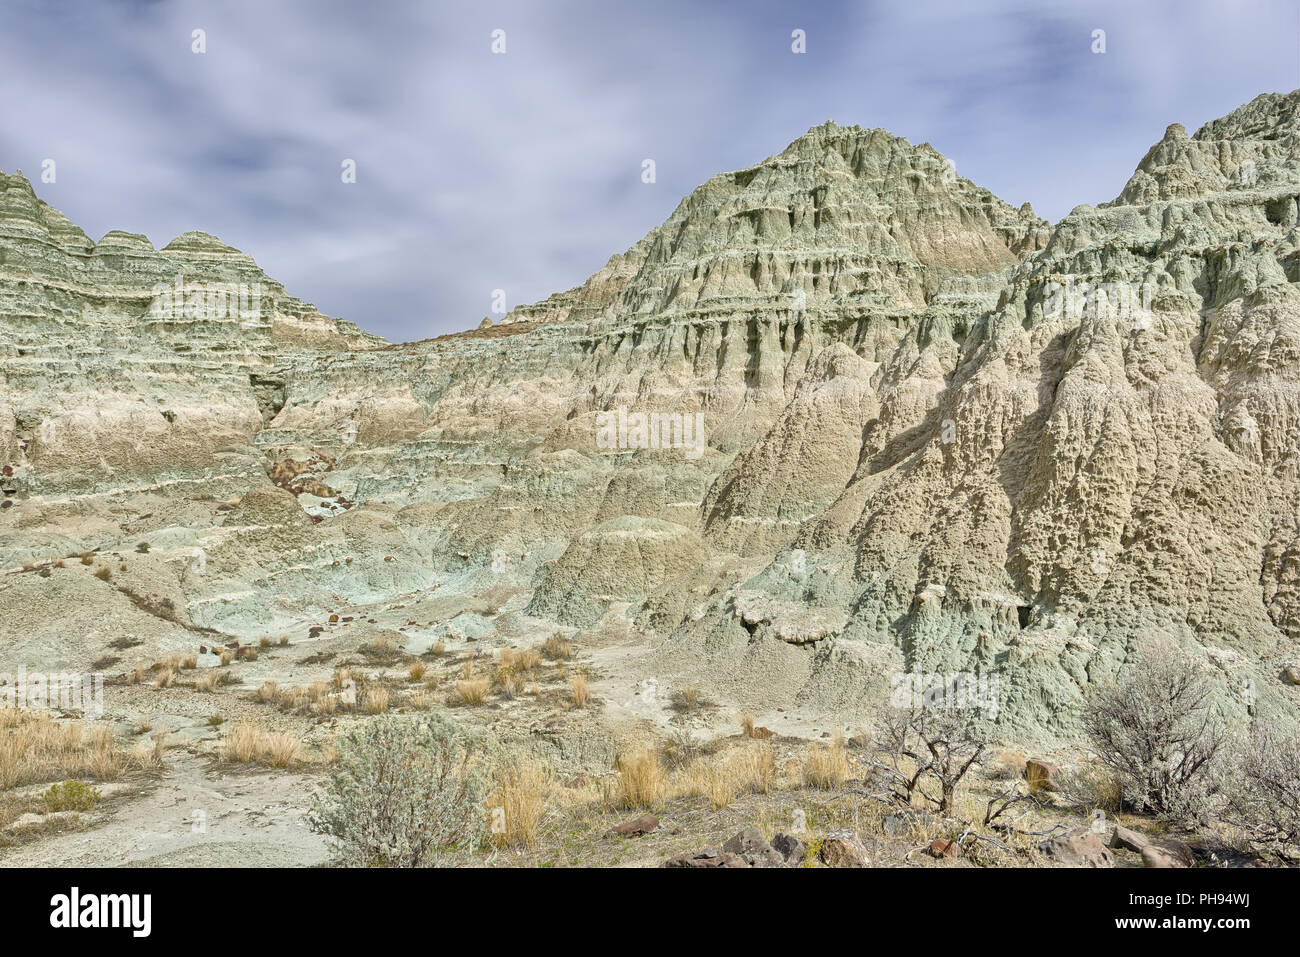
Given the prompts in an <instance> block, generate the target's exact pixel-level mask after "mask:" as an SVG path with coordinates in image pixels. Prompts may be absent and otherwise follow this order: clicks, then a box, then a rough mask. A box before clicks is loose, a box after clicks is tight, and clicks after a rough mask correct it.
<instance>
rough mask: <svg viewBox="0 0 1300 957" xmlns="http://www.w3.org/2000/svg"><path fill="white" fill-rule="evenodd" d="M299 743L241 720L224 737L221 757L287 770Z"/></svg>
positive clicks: (296, 740)
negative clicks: (223, 755)
mask: <svg viewBox="0 0 1300 957" xmlns="http://www.w3.org/2000/svg"><path fill="white" fill-rule="evenodd" d="M301 747H302V742H301V741H299V740H298V738H296V737H294V736H293V735H292V734H287V733H285V732H281V731H269V730H267V729H266V728H263V727H261V726H259V725H256V724H254V723H253V722H251V721H241V722H240V723H239V724H238V725H236V726H235V727H234V728H233V729H232V730H231V731H230V733H229V734H228V735H227V736H226V743H225V748H224V754H225V757H226V759H227V760H228V761H234V762H236V763H237V764H250V763H257V764H267V765H270V766H271V767H273V768H287V767H288V766H289V765H290V764H292V763H293V762H294V760H295V759H296V758H297V757H298V752H299V750H300V749H301Z"/></svg>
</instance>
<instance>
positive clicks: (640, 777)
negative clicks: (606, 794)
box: [615, 747, 664, 808]
mask: <svg viewBox="0 0 1300 957" xmlns="http://www.w3.org/2000/svg"><path fill="white" fill-rule="evenodd" d="M616 767H617V769H618V784H617V792H616V794H615V803H616V805H617V806H618V807H625V808H638V807H653V806H654V805H655V804H656V803H658V801H659V798H660V797H661V796H662V795H663V788H664V775H663V768H662V767H661V765H660V763H659V752H658V750H657V749H656V748H653V747H645V748H636V749H634V750H631V751H627V752H625V753H623V754H620V755H619V756H618V760H617V763H616Z"/></svg>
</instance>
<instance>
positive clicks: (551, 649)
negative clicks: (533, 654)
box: [541, 631, 573, 661]
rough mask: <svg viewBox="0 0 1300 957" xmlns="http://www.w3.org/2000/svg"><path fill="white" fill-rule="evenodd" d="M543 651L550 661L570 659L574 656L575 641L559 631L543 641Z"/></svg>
mask: <svg viewBox="0 0 1300 957" xmlns="http://www.w3.org/2000/svg"><path fill="white" fill-rule="evenodd" d="M541 651H542V655H543V657H545V658H547V659H548V660H550V661H568V660H569V659H570V658H572V657H573V642H571V641H569V639H568V638H565V637H564V635H562V634H560V633H559V632H558V631H557V632H556V633H555V634H553V635H551V637H549V638H547V639H546V641H544V642H542V648H541Z"/></svg>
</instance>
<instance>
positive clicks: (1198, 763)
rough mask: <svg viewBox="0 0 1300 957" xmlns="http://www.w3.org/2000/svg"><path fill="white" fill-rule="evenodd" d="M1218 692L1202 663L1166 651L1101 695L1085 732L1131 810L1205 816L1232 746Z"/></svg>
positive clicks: (1141, 662)
mask: <svg viewBox="0 0 1300 957" xmlns="http://www.w3.org/2000/svg"><path fill="white" fill-rule="evenodd" d="M1213 692H1214V687H1213V685H1212V683H1211V682H1210V680H1209V678H1208V677H1206V675H1205V674H1203V673H1202V671H1201V669H1200V668H1199V667H1198V666H1197V664H1196V662H1194V661H1193V660H1191V659H1190V658H1189V657H1187V656H1186V655H1184V654H1182V653H1181V652H1179V651H1177V650H1176V649H1173V648H1170V647H1167V646H1164V645H1159V644H1157V645H1152V646H1150V647H1148V648H1147V649H1146V650H1145V651H1144V652H1143V653H1142V654H1141V655H1140V656H1139V657H1138V658H1137V660H1136V661H1135V662H1134V663H1133V665H1132V667H1131V668H1129V670H1128V671H1127V673H1126V674H1125V675H1124V676H1123V678H1122V680H1120V681H1118V682H1114V683H1111V684H1109V685H1104V686H1102V687H1100V688H1098V689H1097V690H1096V691H1094V692H1093V695H1092V697H1091V699H1090V700H1089V702H1088V704H1087V707H1086V708H1085V710H1084V728H1085V730H1086V731H1087V733H1088V736H1089V738H1091V740H1092V747H1093V750H1094V751H1095V752H1096V754H1097V757H1098V759H1099V760H1100V761H1101V763H1102V764H1103V765H1105V766H1106V767H1107V768H1109V769H1110V770H1111V771H1112V772H1114V774H1115V778H1116V780H1117V782H1118V784H1119V787H1120V793H1121V795H1122V796H1123V799H1124V801H1125V802H1126V803H1127V804H1129V805H1130V806H1132V807H1134V808H1136V809H1138V810H1149V811H1153V812H1155V813H1157V814H1161V815H1169V816H1173V817H1199V816H1200V815H1201V814H1202V813H1203V811H1204V809H1205V807H1206V806H1207V805H1208V803H1209V800H1210V798H1211V797H1212V795H1213V792H1214V791H1215V789H1216V784H1215V774H1214V773H1213V772H1214V771H1215V770H1216V767H1215V765H1216V761H1217V760H1218V759H1219V758H1220V757H1221V755H1222V754H1223V753H1224V749H1225V746H1226V744H1227V741H1228V733H1227V728H1226V725H1225V722H1224V721H1223V718H1222V716H1221V715H1220V714H1219V712H1218V709H1217V708H1216V707H1215V705H1214V701H1213Z"/></svg>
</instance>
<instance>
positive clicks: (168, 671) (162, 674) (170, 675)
mask: <svg viewBox="0 0 1300 957" xmlns="http://www.w3.org/2000/svg"><path fill="white" fill-rule="evenodd" d="M175 680H176V672H175V670H173V669H172V668H163V669H161V670H160V671H159V672H158V673H157V674H156V675H154V678H153V686H154V687H155V688H158V689H160V690H161V689H162V688H170V687H171V686H172V682H174V681H175Z"/></svg>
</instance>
